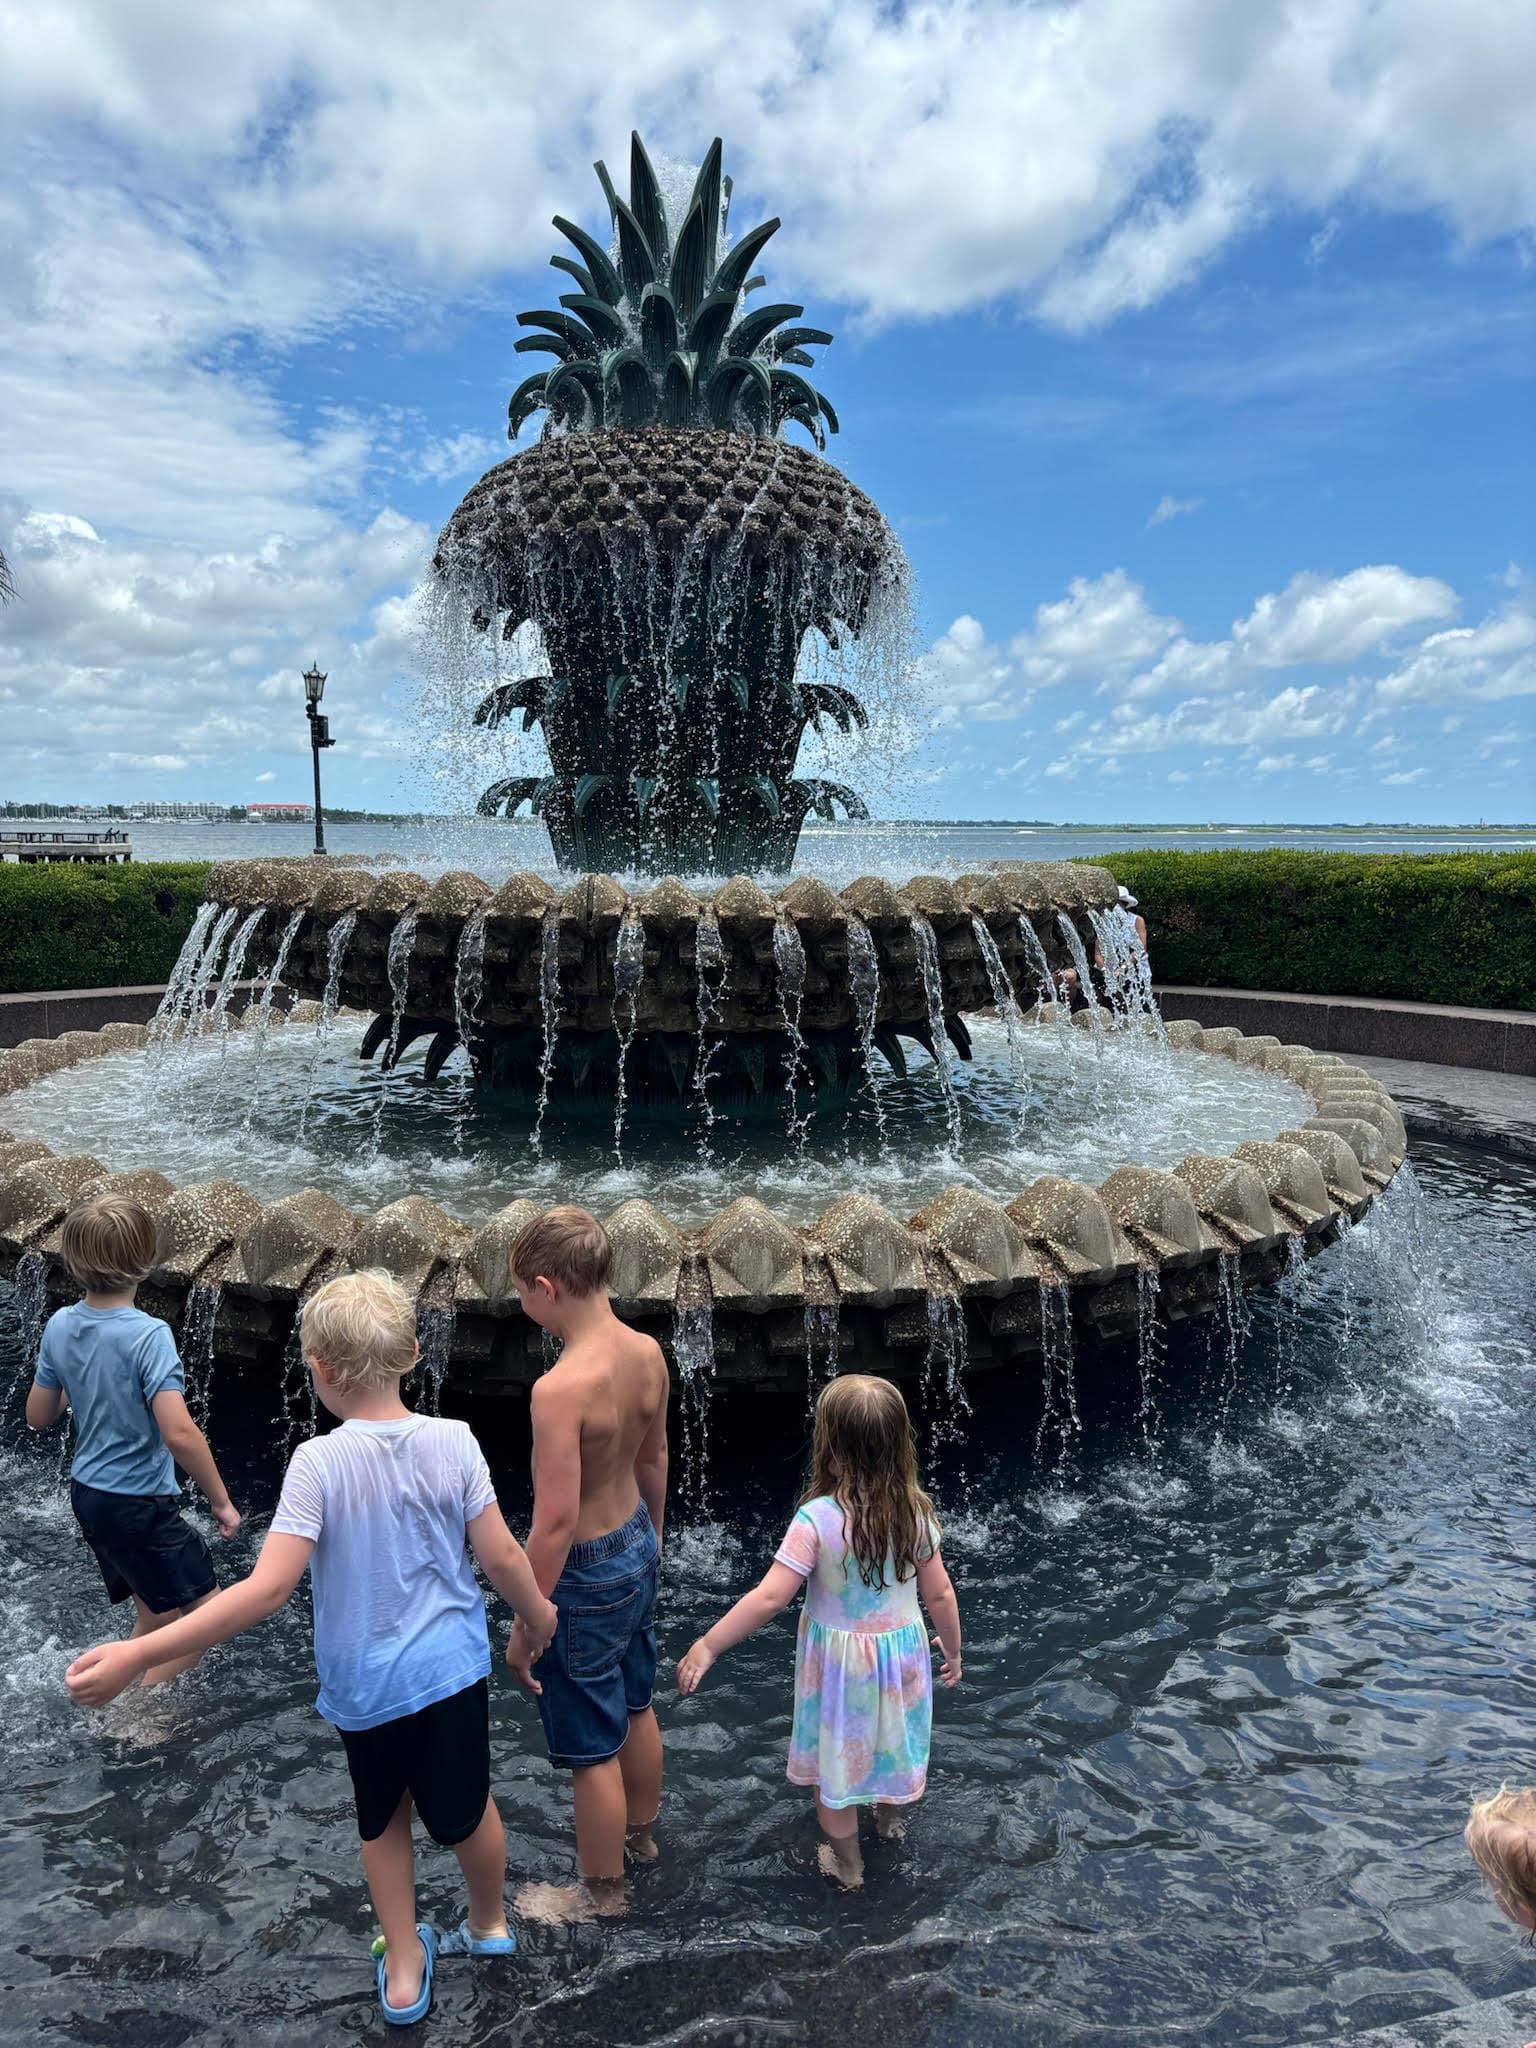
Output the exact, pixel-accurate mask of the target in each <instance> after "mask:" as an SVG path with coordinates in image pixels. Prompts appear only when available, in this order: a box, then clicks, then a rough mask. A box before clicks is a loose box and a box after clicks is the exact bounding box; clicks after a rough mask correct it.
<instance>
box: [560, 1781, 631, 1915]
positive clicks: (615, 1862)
mask: <svg viewBox="0 0 1536 2048" xmlns="http://www.w3.org/2000/svg"><path fill="white" fill-rule="evenodd" d="M622 1754H623V1752H622V1751H620V1756H622ZM571 1775H572V1790H573V1792H574V1794H575V1801H576V1863H577V1867H578V1868H579V1869H580V1871H581V1875H582V1879H583V1881H584V1882H585V1883H586V1884H587V1885H589V1886H591V1887H593V1888H594V1895H596V1887H598V1886H601V1885H615V1884H617V1885H622V1884H623V1882H624V1835H625V1831H626V1828H627V1825H628V1819H629V1813H628V1807H627V1804H626V1801H625V1797H624V1771H623V1767H622V1765H621V1764H620V1761H619V1757H617V1756H611V1757H609V1758H608V1759H607V1761H606V1762H604V1763H600V1764H586V1765H584V1766H583V1768H582V1769H580V1770H578V1771H574V1772H572V1774H571Z"/></svg>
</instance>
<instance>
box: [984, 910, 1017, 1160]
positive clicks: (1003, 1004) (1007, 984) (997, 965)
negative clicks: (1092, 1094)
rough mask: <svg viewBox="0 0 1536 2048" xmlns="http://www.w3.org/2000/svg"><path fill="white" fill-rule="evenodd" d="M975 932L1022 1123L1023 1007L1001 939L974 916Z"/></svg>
mask: <svg viewBox="0 0 1536 2048" xmlns="http://www.w3.org/2000/svg"><path fill="white" fill-rule="evenodd" d="M971 930H972V931H973V932H974V933H975V936H976V944H977V947H978V949H979V951H980V953H981V957H982V959H983V961H984V962H985V963H986V969H987V982H988V985H989V987H990V988H991V990H992V1001H993V1003H994V1004H995V1005H996V1007H997V1014H998V1016H999V1017H1000V1018H1001V1020H1002V1026H1003V1033H1004V1036H1005V1037H1006V1039H1007V1041H1008V1064H1009V1066H1010V1067H1011V1068H1012V1069H1013V1078H1014V1080H1015V1082H1016V1083H1017V1084H1018V1090H1019V1121H1020V1122H1021V1123H1022V1122H1023V1120H1024V1117H1025V1115H1026V1114H1027V1113H1028V1109H1029V1068H1028V1066H1027V1065H1026V1064H1025V1059H1024V1019H1023V1017H1022V1016H1021V1015H1020V1014H1019V1005H1018V1002H1017V1000H1016V999H1015V997H1014V993H1013V984H1012V982H1011V981H1010V980H1009V979H1008V970H1007V968H1006V967H1005V966H1004V965H1003V956H1002V954H1001V953H1000V952H999V951H998V950H997V940H996V939H995V938H993V936H992V934H991V932H990V931H989V930H988V929H987V926H986V922H985V920H984V919H983V918H980V917H973V918H972V919H971Z"/></svg>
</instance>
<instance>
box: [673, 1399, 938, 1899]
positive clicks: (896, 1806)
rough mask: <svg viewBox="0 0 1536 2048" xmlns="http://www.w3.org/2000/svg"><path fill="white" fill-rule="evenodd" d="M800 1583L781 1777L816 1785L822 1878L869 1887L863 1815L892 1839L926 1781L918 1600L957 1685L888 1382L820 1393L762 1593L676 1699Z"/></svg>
mask: <svg viewBox="0 0 1536 2048" xmlns="http://www.w3.org/2000/svg"><path fill="white" fill-rule="evenodd" d="M802 1586H804V1587H805V1589H806V1601H805V1610H804V1612H803V1613H802V1615H801V1617H800V1636H799V1641H798V1644H797V1647H796V1651H795V1718H794V1725H793V1728H792V1730H791V1733H790V1739H789V1777H790V1779H791V1781H792V1782H793V1783H794V1784H796V1785H810V1786H814V1788H815V1791H816V1813H817V1818H818V1820H819V1821H820V1822H821V1829H822V1833H823V1835H824V1836H825V1837H826V1839H825V1841H824V1843H823V1845H822V1850H821V1864H822V1868H823V1869H824V1870H825V1871H826V1872H827V1874H828V1875H829V1876H831V1877H836V1878H837V1879H838V1880H839V1881H840V1882H841V1883H842V1884H844V1885H846V1886H849V1887H850V1888H851V1887H853V1886H856V1885H859V1884H861V1883H862V1882H863V1859H862V1856H861V1852H860V1849H859V1813H858V1810H859V1808H860V1807H861V1806H872V1807H873V1808H874V1810H875V1827H876V1831H877V1833H879V1834H880V1835H882V1836H883V1837H884V1838H886V1839H887V1840H890V1839H894V1838H896V1837H897V1836H899V1835H900V1833H901V1816H902V1809H903V1808H905V1807H908V1806H910V1805H912V1804H913V1802H914V1801H916V1800H918V1799H921V1798H922V1796H923V1788H924V1786H925V1785H926V1783H927V1779H928V1735H929V1727H930V1724H931V1722H932V1718H933V1666H932V1662H931V1659H930V1656H929V1649H928V1640H927V1630H926V1629H925V1627H924V1625H923V1617H922V1611H921V1609H920V1607H919V1604H918V1603H919V1601H921V1603H922V1607H924V1608H926V1609H927V1610H928V1615H929V1618H930V1619H931V1621H932V1623H933V1625H934V1628H935V1630H936V1631H937V1640H938V1643H939V1645H940V1647H941V1649H942V1650H943V1653H944V1662H943V1665H942V1667H941V1670H940V1673H939V1676H940V1678H941V1679H942V1681H943V1683H944V1684H945V1685H957V1684H958V1683H959V1681H960V1611H959V1607H958V1605H957V1603H956V1600H955V1593H954V1588H953V1586H951V1584H950V1582H949V1574H948V1573H947V1572H946V1571H945V1569H944V1561H943V1559H942V1557H941V1556H940V1555H939V1525H938V1523H937V1521H936V1520H935V1519H934V1514H933V1505H932V1503H931V1502H930V1500H929V1499H928V1496H927V1495H926V1494H925V1493H924V1492H923V1491H922V1489H921V1487H920V1486H919V1485H918V1482H917V1457H916V1448H915V1445H914V1443H913V1439H912V1425H911V1422H910V1421H909V1419H908V1416H907V1407H906V1403H905V1402H904V1401H903V1400H902V1398H901V1395H900V1393H899V1391H898V1390H897V1388H896V1387H895V1386H893V1385H892V1384H891V1382H890V1381H889V1380H881V1379H873V1378H870V1377H868V1376H866V1375H865V1374H863V1373H849V1374H846V1375H845V1376H844V1377H843V1378H841V1379H836V1380H833V1381H832V1383H831V1384H830V1385H829V1386H828V1387H826V1388H825V1389H824V1390H823V1392H822V1394H821V1397H820V1399H819V1400H818V1401H817V1403H816V1432H815V1438H814V1442H813V1445H812V1451H811V1481H810V1485H809V1486H808V1487H807V1489H806V1495H805V1499H804V1501H803V1503H802V1504H801V1507H800V1510H799V1512H798V1513H797V1514H796V1516H795V1519H794V1520H793V1521H792V1522H791V1523H790V1525H789V1529H788V1531H787V1532H786V1534H785V1537H784V1541H783V1542H782V1543H781V1544H780V1546H779V1549H778V1552H777V1555H776V1557H775V1559H774V1562H773V1565H772V1566H771V1568H770V1569H769V1571H768V1574H767V1576H766V1577H765V1578H764V1579H763V1581H762V1584H761V1585H759V1586H758V1587H756V1588H755V1589H754V1590H753V1591H752V1592H750V1593H748V1594H746V1595H745V1596H744V1597H743V1598H742V1599H740V1600H738V1601H737V1603H736V1605H735V1606H734V1607H733V1608H732V1609H731V1611H730V1612H729V1614H727V1615H725V1616H724V1617H723V1618H722V1619H721V1620H719V1621H717V1622H716V1623H715V1625H714V1627H713V1628H711V1629H709V1630H708V1631H707V1632H706V1633H705V1634H704V1635H702V1636H700V1638H699V1640H698V1641H697V1642H696V1643H695V1644H694V1646H693V1648H692V1649H691V1650H690V1651H689V1652H688V1654H687V1656H686V1657H684V1658H683V1660H682V1662H681V1663H680V1664H679V1666H678V1671H677V1682H678V1687H679V1689H680V1690H681V1691H682V1692H684V1693H690V1692H692V1691H693V1690H694V1689H695V1687H696V1686H697V1685H698V1683H699V1680H700V1679H701V1678H702V1677H703V1676H704V1674H705V1672H706V1671H708V1669H709V1667H710V1666H711V1664H713V1663H714V1661H715V1659H716V1658H717V1657H718V1656H719V1655H720V1654H721V1653H722V1652H723V1651H725V1650H728V1649H730V1648H731V1647H732V1645H733V1644H735V1643H739V1642H742V1641H744V1640H745V1638H746V1637H748V1636H749V1635H752V1634H753V1633H754V1632H755V1631H756V1630H757V1629H759V1628H761V1627H762V1625H763V1623H764V1622H765V1621H768V1620H769V1619H771V1617H772V1616H773V1615H775V1614H777V1613H778V1612H779V1611H780V1609H782V1608H784V1607H787V1606H788V1605H789V1603H790V1601H791V1600H793V1599H794V1597H795V1595H796V1593H798V1592H799V1590H800V1588H801V1587H802Z"/></svg>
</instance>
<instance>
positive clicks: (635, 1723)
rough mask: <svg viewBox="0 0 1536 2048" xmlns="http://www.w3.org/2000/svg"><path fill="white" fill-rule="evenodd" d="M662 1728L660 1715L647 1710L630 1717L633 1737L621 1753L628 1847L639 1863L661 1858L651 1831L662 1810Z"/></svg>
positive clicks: (626, 1842) (629, 1737) (626, 1846)
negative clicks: (658, 1717)
mask: <svg viewBox="0 0 1536 2048" xmlns="http://www.w3.org/2000/svg"><path fill="white" fill-rule="evenodd" d="M661 1772H662V1753H661V1729H660V1728H659V1727H658V1726H657V1722H656V1715H655V1712H654V1710H653V1709H652V1708H650V1707H647V1708H646V1709H645V1710H644V1712H643V1713H639V1714H631V1715H630V1717H629V1734H628V1736H627V1737H626V1738H625V1742H624V1747H623V1748H622V1749H621V1750H620V1751H619V1773H620V1775H621V1776H622V1778H623V1780H624V1822H625V1842H624V1846H625V1848H626V1849H627V1850H628V1851H629V1854H630V1855H631V1856H633V1857H634V1858H635V1859H636V1861H637V1862H640V1863H654V1862H655V1860H656V1856H657V1853H658V1852H657V1848H656V1843H655V1839H654V1837H653V1836H652V1834H651V1829H652V1828H653V1827H654V1826H655V1823H656V1816H657V1814H658V1813H660V1811H661Z"/></svg>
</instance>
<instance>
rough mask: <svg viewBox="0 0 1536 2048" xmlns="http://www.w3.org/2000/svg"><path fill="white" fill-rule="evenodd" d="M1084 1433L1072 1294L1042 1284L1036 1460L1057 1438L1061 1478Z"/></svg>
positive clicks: (1065, 1290)
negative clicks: (1079, 1397)
mask: <svg viewBox="0 0 1536 2048" xmlns="http://www.w3.org/2000/svg"><path fill="white" fill-rule="evenodd" d="M1082 1433H1083V1425H1082V1418H1081V1417H1080V1416H1079V1414H1078V1410H1077V1344H1076V1337H1075V1333H1074V1331H1073V1328H1072V1291H1071V1289H1070V1288H1069V1287H1067V1286H1066V1285H1065V1284H1064V1283H1063V1284H1058V1285H1057V1286H1054V1287H1053V1286H1050V1285H1048V1284H1047V1283H1046V1282H1045V1281H1043V1280H1042V1281H1041V1283H1040V1422H1039V1426H1038V1428H1037V1429H1036V1431H1035V1458H1036V1460H1037V1462H1041V1463H1043V1462H1044V1455H1045V1447H1046V1443H1047V1440H1048V1439H1049V1438H1050V1437H1052V1436H1053V1435H1054V1437H1055V1439H1056V1461H1055V1469H1056V1472H1057V1474H1058V1475H1059V1474H1060V1473H1061V1471H1062V1469H1063V1467H1064V1466H1065V1465H1066V1462H1067V1459H1068V1457H1069V1456H1070V1455H1071V1452H1072V1447H1073V1445H1074V1444H1075V1443H1076V1442H1077V1440H1078V1438H1079V1437H1080V1436H1081V1435H1082Z"/></svg>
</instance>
